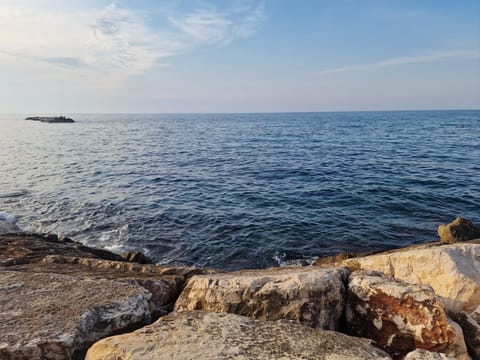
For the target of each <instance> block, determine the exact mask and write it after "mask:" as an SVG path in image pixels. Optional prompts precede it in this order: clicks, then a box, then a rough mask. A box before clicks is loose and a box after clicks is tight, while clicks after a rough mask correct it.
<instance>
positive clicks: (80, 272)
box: [8, 255, 185, 317]
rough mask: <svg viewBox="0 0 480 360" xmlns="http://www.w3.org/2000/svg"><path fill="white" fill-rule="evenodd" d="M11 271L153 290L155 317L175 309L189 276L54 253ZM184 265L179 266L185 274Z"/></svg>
mask: <svg viewBox="0 0 480 360" xmlns="http://www.w3.org/2000/svg"><path fill="white" fill-rule="evenodd" d="M8 269H9V270H17V271H22V272H29V273H51V274H65V275H70V276H74V277H76V278H83V279H108V280H114V281H118V282H122V283H127V284H132V285H136V286H141V287H143V288H145V289H146V290H148V291H149V292H150V293H151V295H152V296H151V298H150V300H149V310H150V312H151V313H152V315H153V316H154V317H158V316H160V315H165V314H166V313H167V312H169V311H171V310H172V308H173V304H174V303H175V301H176V299H177V297H178V295H179V294H180V291H181V289H182V288H183V285H184V282H185V278H184V277H183V276H180V275H173V274H172V275H170V274H169V275H165V271H166V270H171V271H167V272H169V273H173V269H174V268H166V269H165V268H162V267H157V266H155V265H140V264H135V263H125V262H119V261H109V260H99V259H88V258H78V257H66V256H59V255H50V256H46V257H45V258H43V259H42V260H41V261H40V262H38V263H34V264H25V265H17V266H11V267H9V268H8ZM182 269H184V268H178V269H177V270H178V272H179V273H183V272H184V271H182Z"/></svg>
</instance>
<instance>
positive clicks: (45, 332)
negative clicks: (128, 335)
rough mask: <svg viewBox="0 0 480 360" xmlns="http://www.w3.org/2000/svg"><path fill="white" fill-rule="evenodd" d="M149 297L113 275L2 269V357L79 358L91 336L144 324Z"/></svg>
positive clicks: (95, 337) (20, 359) (147, 318)
mask: <svg viewBox="0 0 480 360" xmlns="http://www.w3.org/2000/svg"><path fill="white" fill-rule="evenodd" d="M151 297H152V295H151V294H150V292H148V291H147V290H145V289H144V288H142V287H139V286H134V285H130V284H125V283H120V282H116V281H111V280H104V279H85V278H77V277H74V276H69V275H62V274H53V273H29V272H23V271H10V270H1V268H0V304H1V306H0V359H8V360H27V359H28V360H32V359H33V360H34V359H46V360H50V359H55V360H62V359H79V358H81V357H82V354H83V353H84V352H85V350H86V349H87V348H88V346H90V345H91V344H92V343H94V342H95V341H97V340H99V339H101V338H103V337H105V336H109V335H112V334H114V333H117V332H118V331H121V330H123V331H125V330H127V329H131V328H135V327H138V326H141V325H144V324H146V323H148V322H149V321H150V320H151V313H150V310H149V301H150V298H151Z"/></svg>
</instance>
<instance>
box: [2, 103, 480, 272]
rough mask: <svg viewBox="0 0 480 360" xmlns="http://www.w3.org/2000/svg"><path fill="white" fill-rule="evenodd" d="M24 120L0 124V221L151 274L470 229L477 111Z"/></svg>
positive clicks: (478, 150) (478, 209)
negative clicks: (160, 267)
mask: <svg viewBox="0 0 480 360" xmlns="http://www.w3.org/2000/svg"><path fill="white" fill-rule="evenodd" d="M27 115H37V114H16V115H0V219H2V220H5V221H9V222H15V223H16V224H17V225H18V226H19V227H20V228H21V229H23V230H25V231H34V232H42V233H56V234H60V235H65V236H68V237H70V238H72V239H74V240H78V241H81V242H83V243H85V244H87V245H91V246H96V247H102V248H106V249H110V250H112V251H116V252H123V251H131V250H135V251H142V252H144V253H145V254H146V255H148V256H149V257H150V258H151V259H152V260H154V261H155V262H156V263H158V264H165V265H196V266H205V267H213V268H220V269H226V270H234V269H242V268H264V267H270V266H277V265H285V264H293V263H306V262H310V261H312V260H314V259H316V258H318V257H322V256H326V255H332V254H336V253H338V252H345V251H346V252H370V251H378V250H386V249H392V248H397V247H402V246H406V245H410V244H418V243H423V242H428V241H435V240H436V239H437V238H438V236H437V234H436V230H437V227H438V225H439V224H442V223H448V222H450V221H452V220H453V219H454V218H455V217H456V216H462V217H465V218H468V219H470V220H472V221H473V222H474V223H476V224H477V225H480V111H473V110H472V111H398V112H323V113H273V114H58V115H66V116H70V117H72V118H74V119H75V120H76V122H75V123H73V124H46V123H39V122H33V121H26V120H24V117H25V116H27ZM55 115H57V114H55Z"/></svg>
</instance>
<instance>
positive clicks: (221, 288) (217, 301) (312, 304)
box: [175, 267, 349, 330]
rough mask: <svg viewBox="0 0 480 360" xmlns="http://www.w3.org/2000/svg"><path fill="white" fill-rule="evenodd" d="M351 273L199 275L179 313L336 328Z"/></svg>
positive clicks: (311, 269) (302, 269)
mask: <svg viewBox="0 0 480 360" xmlns="http://www.w3.org/2000/svg"><path fill="white" fill-rule="evenodd" d="M348 273H349V272H348V270H347V269H346V268H328V269H327V268H326V269H323V268H318V267H292V268H276V269H268V270H252V271H238V272H232V273H224V274H212V275H204V276H194V277H192V278H191V279H190V280H189V281H188V283H187V285H186V287H185V289H184V290H183V292H182V294H181V295H180V297H179V299H178V300H177V302H176V304H175V309H176V310H177V311H183V310H203V311H213V312H227V313H233V314H239V315H244V316H249V317H252V318H255V319H261V320H282V319H283V320H294V321H297V322H300V323H302V324H304V325H307V326H311V327H317V328H322V329H329V330H336V329H338V327H339V322H340V318H341V316H342V314H343V309H344V305H345V300H344V299H345V295H346V290H345V285H344V281H345V280H346V278H347V276H348Z"/></svg>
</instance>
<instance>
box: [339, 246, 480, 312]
mask: <svg viewBox="0 0 480 360" xmlns="http://www.w3.org/2000/svg"><path fill="white" fill-rule="evenodd" d="M343 264H344V265H346V266H348V267H350V268H351V269H356V270H359V269H362V270H375V271H380V272H383V273H385V274H386V275H388V276H393V277H394V278H396V279H398V280H403V281H406V282H408V283H411V284H423V285H429V286H431V287H432V288H433V290H434V291H435V293H436V294H437V295H438V296H439V297H440V299H441V301H442V303H443V305H444V307H445V308H446V309H447V310H448V311H451V312H453V313H457V312H460V311H466V312H471V311H473V310H474V309H475V308H476V307H477V306H479V304H480V271H479V269H480V244H473V243H472V244H465V243H457V244H452V245H445V246H438V247H431V248H423V249H415V250H408V251H397V252H392V253H388V254H379V255H373V256H366V257H362V258H356V259H348V260H345V261H344V262H343Z"/></svg>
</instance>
